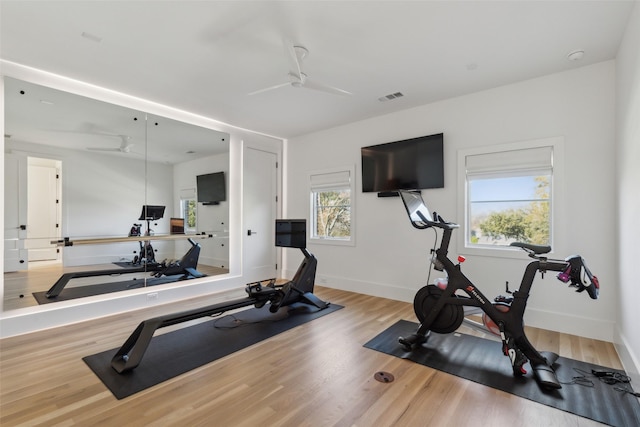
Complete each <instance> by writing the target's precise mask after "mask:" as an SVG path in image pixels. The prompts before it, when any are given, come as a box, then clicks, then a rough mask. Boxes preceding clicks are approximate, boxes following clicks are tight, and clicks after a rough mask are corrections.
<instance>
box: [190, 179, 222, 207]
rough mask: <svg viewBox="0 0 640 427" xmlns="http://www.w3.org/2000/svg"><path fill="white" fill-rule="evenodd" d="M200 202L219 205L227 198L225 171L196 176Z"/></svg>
mask: <svg viewBox="0 0 640 427" xmlns="http://www.w3.org/2000/svg"><path fill="white" fill-rule="evenodd" d="M196 188H197V194H198V203H202V204H203V205H217V204H219V203H220V202H224V201H225V200H227V193H226V185H225V179H224V172H215V173H209V174H206V175H198V176H197V177H196Z"/></svg>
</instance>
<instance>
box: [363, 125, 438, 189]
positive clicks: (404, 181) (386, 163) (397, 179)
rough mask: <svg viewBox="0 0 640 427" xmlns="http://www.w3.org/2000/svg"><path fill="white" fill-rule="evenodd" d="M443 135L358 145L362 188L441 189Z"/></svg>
mask: <svg viewBox="0 0 640 427" xmlns="http://www.w3.org/2000/svg"><path fill="white" fill-rule="evenodd" d="M443 140H444V138H443V134H442V133H439V134H435V135H428V136H421V137H418V138H411V139H405V140H402V141H395V142H388V143H385V144H379V145H372V146H369V147H362V149H361V155H362V191H363V192H365V193H368V192H393V191H397V190H419V189H427V188H444V152H443Z"/></svg>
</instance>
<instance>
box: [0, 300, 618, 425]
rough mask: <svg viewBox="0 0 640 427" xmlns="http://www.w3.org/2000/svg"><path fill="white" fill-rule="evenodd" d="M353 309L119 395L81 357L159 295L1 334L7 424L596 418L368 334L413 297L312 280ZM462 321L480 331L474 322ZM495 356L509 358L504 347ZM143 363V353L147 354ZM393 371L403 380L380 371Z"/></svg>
mask: <svg viewBox="0 0 640 427" xmlns="http://www.w3.org/2000/svg"><path fill="white" fill-rule="evenodd" d="M316 294H317V295H318V296H319V297H321V298H323V299H325V300H327V301H331V302H333V303H336V304H340V305H344V306H345V308H344V309H342V310H339V311H337V312H335V313H331V314H329V315H327V316H324V317H321V318H319V319H316V320H313V321H312V322H310V323H307V324H304V325H302V326H299V327H297V328H295V329H293V330H290V331H288V332H285V333H282V334H280V335H278V336H276V337H273V338H271V339H268V340H266V341H263V342H261V343H258V344H256V345H254V346H252V347H249V348H247V349H245V350H241V351H239V352H237V353H235V354H232V355H230V356H228V357H225V358H223V359H220V360H218V361H215V362H213V363H210V364H208V365H206V366H203V367H201V368H198V369H195V370H193V371H191V372H188V373H186V374H184V375H182V376H179V377H177V378H174V379H172V380H169V381H166V382H164V383H162V384H160V385H157V386H155V387H153V388H151V389H148V390H145V391H143V392H140V393H138V394H135V395H133V396H130V397H128V398H126V399H123V400H117V399H116V398H115V397H113V395H112V394H111V392H110V391H109V390H108V389H107V388H106V387H105V386H104V385H103V384H102V383H101V382H100V380H99V379H98V378H97V377H96V376H95V375H94V374H93V372H92V371H91V370H90V369H89V368H88V367H87V365H85V363H84V362H83V361H82V360H81V358H82V357H84V356H87V355H91V354H94V353H98V352H101V351H104V350H108V349H112V348H116V347H119V346H120V345H121V344H122V343H123V341H124V340H125V339H126V338H127V337H128V336H129V334H130V333H131V332H132V330H133V329H134V328H135V326H136V325H137V324H138V323H139V322H140V321H141V320H144V319H145V318H148V317H151V316H154V315H158V314H161V313H169V312H174V311H180V310H184V309H186V308H191V307H197V306H203V305H206V304H210V303H212V301H205V300H203V299H200V300H199V301H191V302H189V303H188V304H187V303H182V304H180V305H179V306H178V305H175V304H173V305H170V306H157V307H153V308H150V309H145V310H143V311H138V312H135V313H127V314H122V315H117V316H112V317H109V318H103V319H98V320H93V321H89V322H84V323H82V324H75V325H70V326H66V327H62V328H56V329H51V330H48V331H43V332H37V333H32V334H28V335H23V336H18V337H12V338H6V339H4V340H1V341H0V351H1V356H0V363H1V365H0V414H1V415H0V425H2V426H3V427H8V426H30V427H31V426H40V425H42V426H69V425H81V426H97V425H104V426H172V425H176V426H184V427H186V426H189V427H191V426H264V427H267V426H314V427H315V426H367V427H369V426H444V425H446V426H512V425H526V426H544V427H548V426H591V425H594V426H595V425H599V424H598V423H595V422H592V421H590V420H588V419H585V418H580V417H578V416H575V415H572V414H569V413H566V412H563V411H560V410H556V409H553V408H550V407H547V406H544V405H540V404H537V403H534V402H531V401H529V400H526V399H522V398H519V397H516V396H513V395H510V394H507V393H504V392H501V391H497V390H494V389H491V388H488V387H485V386H482V385H479V384H476V383H473V382H470V381H467V380H464V379H460V378H458V377H455V376H451V375H448V374H445V373H442V372H439V371H436V370H433V369H430V368H427V367H424V366H421V365H418V364H416V363H413V362H410V361H407V360H402V359H398V358H395V357H392V356H388V355H385V354H382V353H379V352H376V351H373V350H369V349H366V348H364V347H363V344H364V343H365V342H367V341H368V340H370V339H371V338H373V337H374V336H376V335H377V334H378V333H380V332H381V331H383V330H384V329H385V328H387V327H388V326H390V325H391V324H393V323H395V322H396V321H397V320H399V319H407V320H412V321H413V320H414V315H413V312H412V306H411V304H408V303H402V302H397V301H391V300H387V299H382V298H376V297H370V296H365V295H360V294H355V293H349V292H344V291H338V290H333V289H327V288H316ZM463 332H468V333H472V332H470V331H469V330H465V331H463ZM527 333H528V334H529V338H530V340H531V341H532V343H533V344H534V345H535V346H536V347H538V348H539V349H541V350H549V351H555V352H557V353H559V354H560V355H562V356H565V357H570V358H574V359H578V360H583V361H586V362H591V363H596V364H600V365H604V366H608V367H612V368H621V366H620V362H619V360H618V357H617V356H616V353H615V350H614V348H613V345H611V344H609V343H605V342H601V341H595V340H590V339H585V338H578V337H575V336H569V335H565V334H559V333H554V332H547V331H542V330H536V329H528V332H527ZM496 357H503V358H504V363H505V364H508V363H509V361H508V359H507V358H506V357H504V356H502V354H501V352H499V351H498V352H497V354H496ZM142 363H144V360H143V362H142ZM378 371H386V372H390V373H392V374H393V375H394V376H395V381H393V382H391V383H382V382H379V381H376V380H375V379H374V374H375V373H376V372H378Z"/></svg>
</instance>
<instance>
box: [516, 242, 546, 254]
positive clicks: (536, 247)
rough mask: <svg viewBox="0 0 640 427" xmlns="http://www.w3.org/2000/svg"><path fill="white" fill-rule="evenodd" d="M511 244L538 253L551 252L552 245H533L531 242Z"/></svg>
mask: <svg viewBox="0 0 640 427" xmlns="http://www.w3.org/2000/svg"><path fill="white" fill-rule="evenodd" d="M509 246H515V247H518V248H522V249H525V250H527V251H529V252H533V253H534V254H536V255H541V254H547V253H549V252H551V246H547V245H531V244H529V243H522V242H512V243H511V244H510V245H509Z"/></svg>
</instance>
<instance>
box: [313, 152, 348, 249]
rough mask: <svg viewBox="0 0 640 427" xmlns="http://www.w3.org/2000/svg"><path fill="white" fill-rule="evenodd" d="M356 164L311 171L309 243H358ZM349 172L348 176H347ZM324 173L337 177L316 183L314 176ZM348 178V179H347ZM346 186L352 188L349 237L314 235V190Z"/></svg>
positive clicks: (318, 180) (342, 244) (343, 244)
mask: <svg viewBox="0 0 640 427" xmlns="http://www.w3.org/2000/svg"><path fill="white" fill-rule="evenodd" d="M355 169H356V168H355V165H349V166H342V167H335V168H328V169H321V170H314V171H309V174H308V176H309V178H308V194H309V221H308V227H309V230H308V231H309V234H308V235H309V238H308V239H307V244H311V245H313V244H321V245H334V246H355V244H356V236H355V199H356V197H355V195H356V188H355V187H356V184H355V182H356V177H355ZM345 172H346V173H348V177H347V176H346V175H347V174H346V173H345ZM322 175H326V176H327V177H328V178H331V176H333V178H335V179H334V180H330V179H326V180H323V179H316V180H315V181H316V182H315V183H314V179H313V177H318V176H322ZM345 178H347V179H348V180H347V179H345ZM346 186H349V189H350V197H349V199H350V204H349V209H350V211H351V215H350V216H351V218H350V221H351V224H350V232H349V238H348V239H337V238H336V239H334V238H320V237H314V236H313V228H314V226H315V225H314V221H313V210H314V204H313V197H312V193H313V192H314V191H318V190H324V191H328V190H331V189H338V188H344V187H346Z"/></svg>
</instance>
